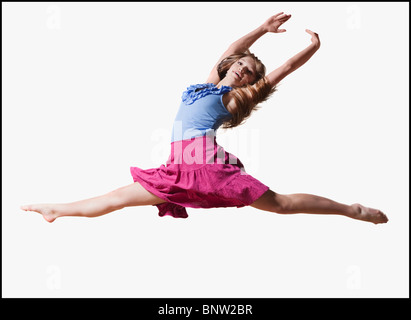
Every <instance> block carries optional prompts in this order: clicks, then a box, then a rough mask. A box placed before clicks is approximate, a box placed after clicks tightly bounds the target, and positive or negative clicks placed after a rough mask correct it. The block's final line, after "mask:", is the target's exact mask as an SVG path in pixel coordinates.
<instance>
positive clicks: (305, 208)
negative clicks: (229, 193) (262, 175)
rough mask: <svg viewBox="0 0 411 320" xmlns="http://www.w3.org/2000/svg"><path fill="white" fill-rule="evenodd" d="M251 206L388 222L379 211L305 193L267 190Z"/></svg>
mask: <svg viewBox="0 0 411 320" xmlns="http://www.w3.org/2000/svg"><path fill="white" fill-rule="evenodd" d="M251 206H252V207H254V208H257V209H260V210H265V211H270V212H276V213H282V214H293V213H311V214H336V215H343V216H346V217H349V218H353V219H358V220H363V221H369V222H373V223H375V224H377V223H386V222H387V221H388V218H387V217H386V215H385V214H384V213H382V212H381V211H380V210H377V209H372V208H367V207H364V206H362V205H360V204H358V203H356V204H353V205H346V204H342V203H339V202H336V201H333V200H330V199H327V198H324V197H319V196H316V195H312V194H305V193H296V194H288V195H283V194H278V193H275V192H273V191H271V190H268V191H266V192H265V193H264V194H263V195H262V196H261V197H260V198H259V199H257V200H256V201H254V202H253V203H252V204H251Z"/></svg>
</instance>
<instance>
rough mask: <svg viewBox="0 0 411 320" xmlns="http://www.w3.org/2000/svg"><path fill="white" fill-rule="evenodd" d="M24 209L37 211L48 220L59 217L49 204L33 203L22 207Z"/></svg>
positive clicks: (51, 220)
mask: <svg viewBox="0 0 411 320" xmlns="http://www.w3.org/2000/svg"><path fill="white" fill-rule="evenodd" d="M20 208H21V209H22V210H24V211H35V212H38V213H40V214H41V215H43V218H44V219H45V220H46V221H47V222H53V221H54V220H56V218H57V214H56V213H55V212H54V210H53V209H52V208H51V205H49V204H31V205H25V206H21V207H20Z"/></svg>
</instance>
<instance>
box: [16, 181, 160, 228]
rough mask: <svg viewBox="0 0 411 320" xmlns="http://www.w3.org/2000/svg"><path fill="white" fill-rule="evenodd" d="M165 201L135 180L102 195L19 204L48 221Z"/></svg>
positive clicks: (87, 215)
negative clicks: (73, 199) (78, 199)
mask: <svg viewBox="0 0 411 320" xmlns="http://www.w3.org/2000/svg"><path fill="white" fill-rule="evenodd" d="M163 202H165V201H164V200H163V199H161V198H159V197H157V196H155V195H154V194H152V193H151V192H149V191H147V190H146V189H145V188H143V187H142V186H141V184H140V183H138V182H135V183H132V184H130V185H127V186H125V187H121V188H118V189H116V190H114V191H111V192H109V193H107V194H104V195H102V196H98V197H94V198H90V199H86V200H80V201H76V202H71V203H62V204H33V205H25V206H21V209H22V210H25V211H35V212H38V213H41V214H42V215H43V217H44V219H46V220H47V221H48V222H53V221H54V220H55V219H56V218H58V217H63V216H71V217H73V216H76V217H98V216H101V215H104V214H106V213H109V212H112V211H115V210H119V209H122V208H124V207H130V206H143V205H155V204H160V203H163Z"/></svg>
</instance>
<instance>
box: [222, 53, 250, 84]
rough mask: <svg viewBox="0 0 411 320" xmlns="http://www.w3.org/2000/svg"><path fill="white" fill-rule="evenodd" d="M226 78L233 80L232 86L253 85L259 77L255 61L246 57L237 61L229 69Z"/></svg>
mask: <svg viewBox="0 0 411 320" xmlns="http://www.w3.org/2000/svg"><path fill="white" fill-rule="evenodd" d="M226 77H227V78H228V79H230V80H231V83H232V85H234V86H237V87H242V86H244V85H247V84H252V83H253V82H254V81H255V79H256V77H257V71H256V66H255V62H254V59H253V58H251V57H244V58H241V59H239V60H237V61H236V62H234V63H233V65H232V66H231V67H230V69H228V71H227V75H226Z"/></svg>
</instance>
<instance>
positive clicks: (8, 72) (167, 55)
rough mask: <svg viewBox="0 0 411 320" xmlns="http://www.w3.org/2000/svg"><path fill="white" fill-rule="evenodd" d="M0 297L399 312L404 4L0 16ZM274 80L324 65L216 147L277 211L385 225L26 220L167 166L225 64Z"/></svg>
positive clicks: (404, 201)
mask: <svg viewBox="0 0 411 320" xmlns="http://www.w3.org/2000/svg"><path fill="white" fill-rule="evenodd" d="M2 9H3V11H2V24H3V25H2V27H3V28H2V32H3V34H2V41H3V43H2V44H3V46H2V48H3V51H2V68H3V71H2V77H3V78H2V80H3V81H2V86H3V87H2V91H3V92H2V94H3V95H2V100H3V101H2V104H3V106H2V116H3V117H2V137H3V138H2V151H3V153H2V154H3V156H2V177H3V178H2V184H3V188H2V190H3V192H2V198H3V201H2V222H3V224H2V240H3V242H2V250H3V251H2V258H3V260H2V264H3V265H2V268H3V269H2V294H3V297H137V298H138V297H154V298H157V297H196V298H199V297H267V298H270V297H406V296H408V282H409V281H408V270H409V262H408V261H409V256H408V249H409V248H408V239H409V229H408V222H409V198H408V191H409V185H408V183H409V180H408V173H409V169H408V164H409V155H408V151H409V147H408V143H409V140H408V131H409V121H408V115H409V110H408V103H409V92H408V86H409V78H408V76H409V73H408V69H409V62H408V58H409V49H408V48H409V39H408V37H409V31H408V29H409V16H408V3H341V2H338V3H278V2H275V3H274V2H273V3H258V2H257V3H217V2H214V3H55V4H54V3H2ZM280 11H284V12H285V13H290V14H292V17H291V19H290V20H289V21H288V22H287V23H285V24H284V25H283V27H284V28H285V29H287V32H285V33H282V34H267V35H265V36H264V37H263V38H261V39H260V40H259V41H257V43H255V45H254V46H253V47H252V48H251V51H252V52H254V53H255V54H256V55H257V56H258V57H259V58H260V59H261V60H262V61H263V62H264V63H265V65H266V66H267V69H268V71H271V70H272V69H274V68H276V67H278V66H279V65H281V64H282V63H283V62H285V61H286V59H288V58H290V57H291V56H292V55H294V54H295V53H297V52H298V51H300V50H302V49H304V48H305V47H306V46H307V45H308V44H309V43H310V36H309V35H308V34H307V33H305V31H304V30H305V29H306V28H309V29H311V30H313V31H315V32H318V33H319V35H320V39H321V41H322V45H321V48H320V50H319V51H318V52H317V53H316V54H315V55H314V56H313V57H312V59H311V60H310V61H309V62H308V63H307V64H306V65H304V66H303V67H301V69H299V70H297V71H296V72H295V73H293V74H291V75H290V76H289V77H287V78H286V79H285V80H283V82H282V84H281V85H280V86H279V88H278V92H276V93H275V94H274V96H273V97H272V99H270V100H269V101H268V102H266V103H264V104H262V109H261V110H259V111H257V112H256V113H255V114H254V115H253V116H252V117H251V118H250V119H249V120H248V121H247V122H246V124H245V125H243V126H241V127H238V128H235V129H233V130H231V131H226V132H224V131H223V130H220V132H219V137H218V141H219V143H220V144H221V145H223V146H224V147H225V149H226V150H227V151H228V152H232V153H234V154H236V155H237V156H238V157H239V158H240V159H241V160H242V162H243V163H244V164H245V167H246V170H247V172H248V173H250V174H251V175H253V176H254V177H256V178H257V179H259V180H261V181H262V182H263V183H265V184H267V185H268V186H270V188H271V189H272V190H274V191H276V192H279V193H300V192H303V193H313V194H318V195H322V196H325V197H329V198H331V199H334V200H336V201H340V202H343V203H347V204H351V203H355V202H360V203H362V204H364V205H367V206H371V207H376V208H379V209H381V210H382V211H384V212H385V213H386V214H387V215H388V217H389V219H390V221H389V223H388V224H386V225H378V226H376V225H373V224H370V223H365V222H361V221H356V220H351V219H348V218H345V217H340V216H327V217H326V216H320V215H302V214H297V215H290V216H284V215H277V214H271V213H267V212H263V211H258V210H257V209H254V208H252V207H244V208H241V209H237V208H218V209H191V208H188V213H189V218H188V219H174V218H171V217H164V218H160V217H158V216H157V208H156V207H151V206H149V207H134V208H125V209H123V210H120V211H118V212H116V213H111V214H109V215H106V216H103V217H100V218H95V219H85V218H61V219H58V220H57V221H56V222H54V223H52V224H48V223H46V222H45V221H44V220H43V219H42V217H41V216H40V215H38V214H36V213H27V212H24V211H21V210H20V209H19V206H20V205H22V204H29V203H41V202H70V201H75V200H80V199H84V198H89V197H92V196H96V195H99V194H103V193H106V192H108V191H111V190H113V189H115V188H118V187H120V186H123V185H127V184H130V183H132V182H133V180H132V177H131V175H130V172H129V167H130V166H138V167H141V168H145V169H148V168H152V167H158V166H159V165H160V164H162V163H164V162H165V161H166V160H167V157H168V152H169V142H170V134H171V128H172V122H173V119H174V116H175V114H176V112H177V109H178V106H179V103H180V97H181V93H182V91H183V90H184V89H185V88H186V87H187V86H189V85H190V84H195V83H201V82H205V80H206V79H207V76H208V74H209V72H210V70H211V68H212V67H213V66H214V64H215V62H216V61H217V59H218V58H219V57H220V55H221V54H222V52H223V51H224V50H225V49H226V48H227V46H228V45H229V44H230V43H231V42H233V41H234V40H237V39H238V38H240V37H241V36H243V35H244V34H246V33H248V32H249V31H251V30H253V29H254V28H256V27H257V26H259V25H260V24H261V23H263V22H264V21H265V20H266V19H267V18H268V17H269V16H271V15H273V14H275V13H277V12H280Z"/></svg>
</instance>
